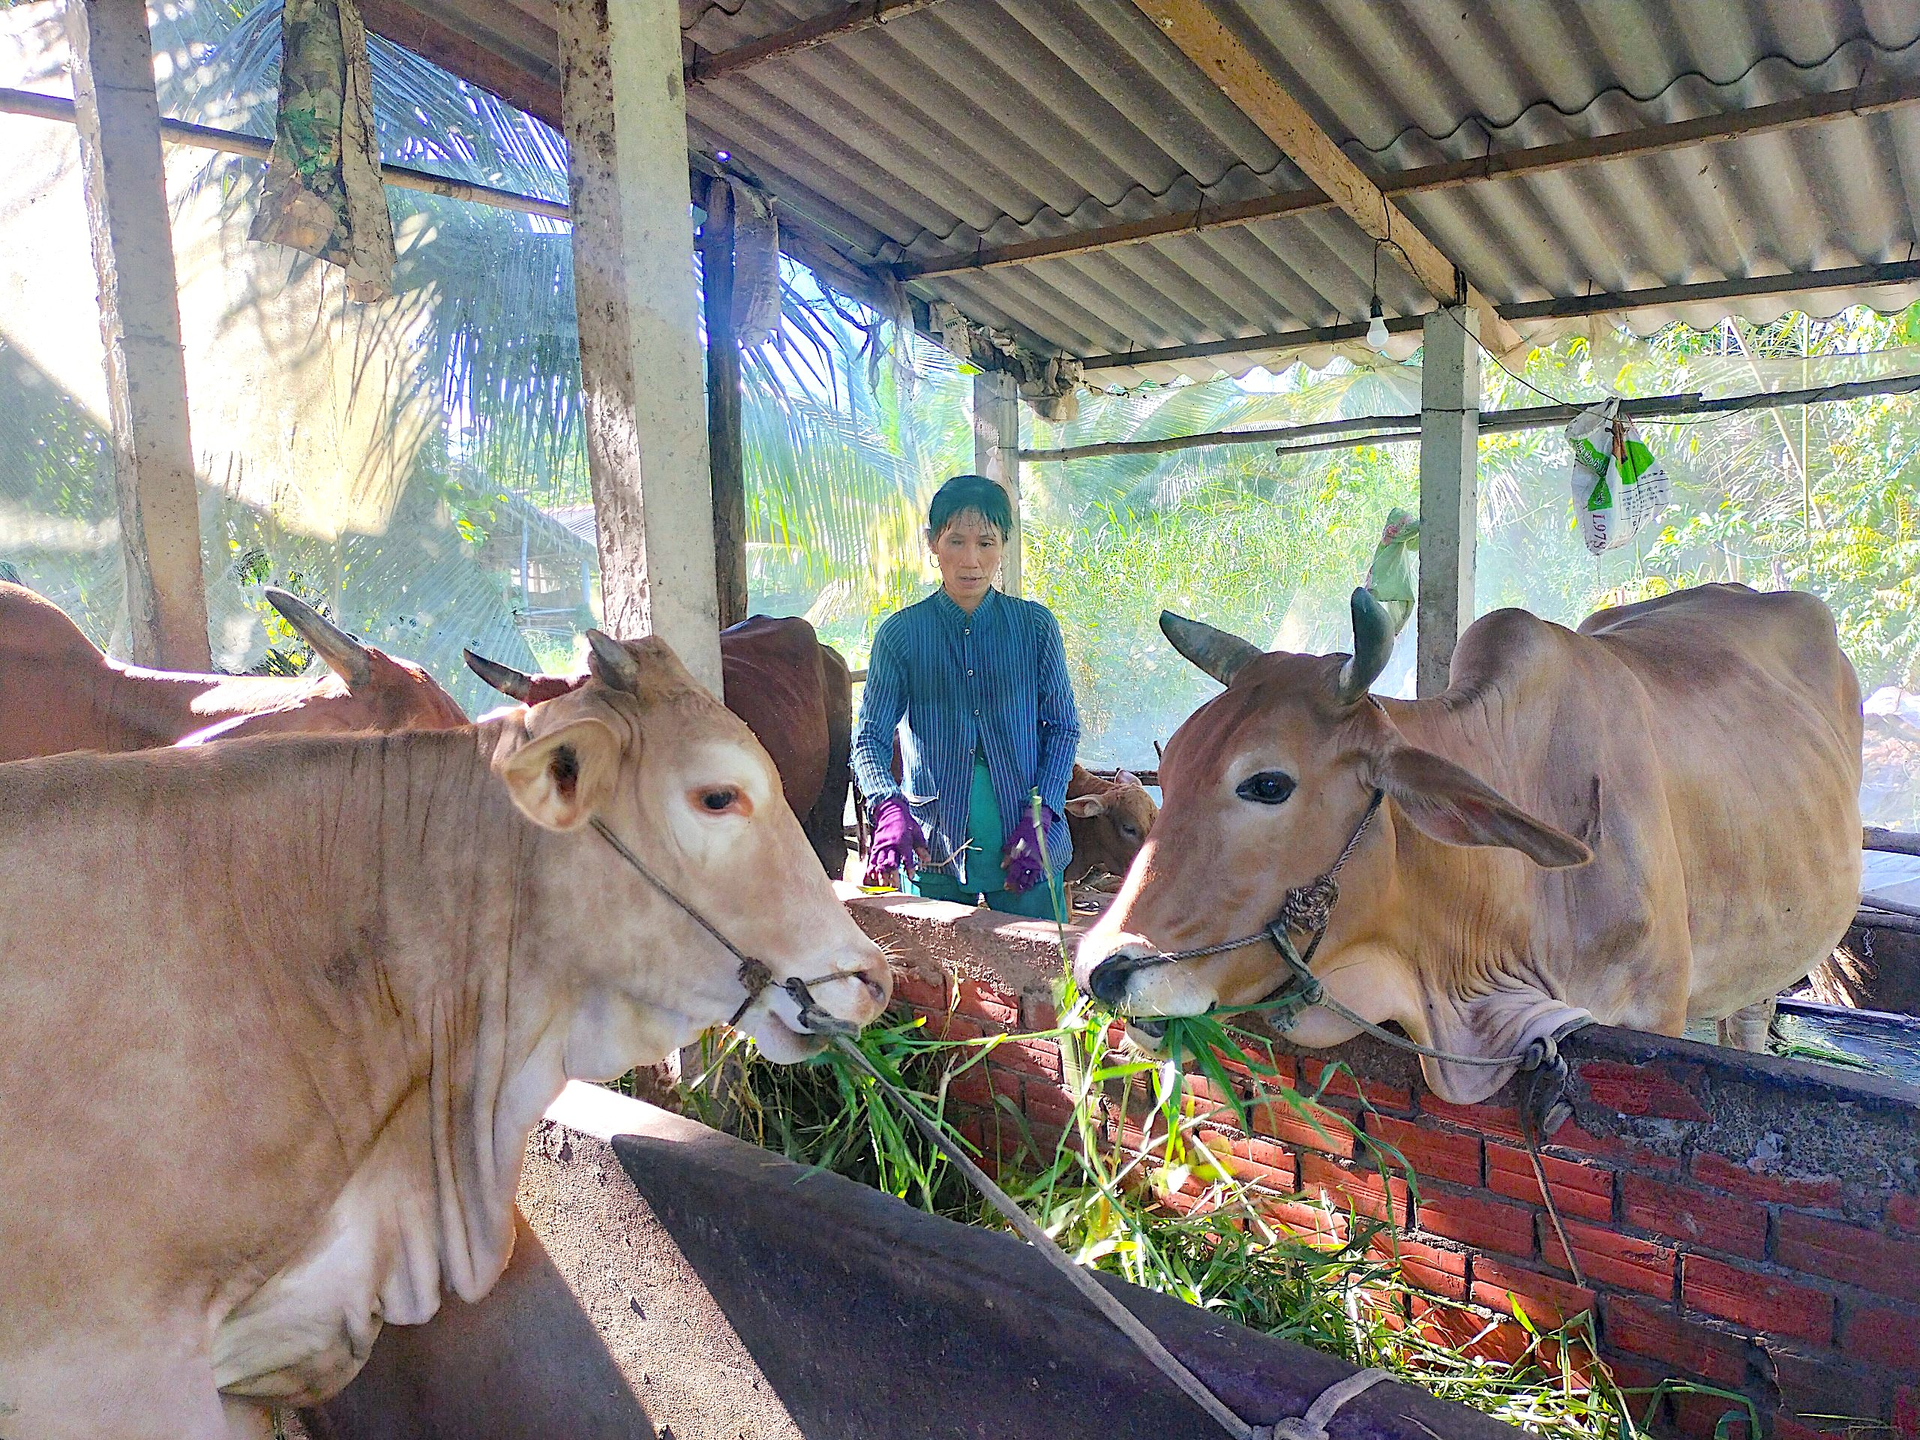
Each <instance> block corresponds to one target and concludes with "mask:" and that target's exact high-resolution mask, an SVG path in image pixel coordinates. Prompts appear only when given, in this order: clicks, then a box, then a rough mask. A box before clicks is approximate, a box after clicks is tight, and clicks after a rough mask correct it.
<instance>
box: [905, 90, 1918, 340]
mask: <svg viewBox="0 0 1920 1440" xmlns="http://www.w3.org/2000/svg"><path fill="white" fill-rule="evenodd" d="M1915 102H1920V78H1909V79H1901V80H1894V81H1888V82H1886V83H1884V84H1876V85H1860V86H1856V87H1854V88H1853V89H1850V90H1833V91H1826V92H1823V93H1821V94H1818V95H1803V96H1800V97H1798V98H1796V99H1792V100H1781V101H1776V102H1775V103H1773V104H1771V105H1756V106H1753V107H1751V108H1750V109H1746V110H1732V111H1728V112H1726V113H1723V114H1718V115H1702V116H1699V117H1697V118H1696V119H1692V120H1676V121H1673V122H1671V123H1669V124H1664V125H1649V126H1646V127H1644V128H1642V129H1637V130H1623V131H1620V132H1618V133H1616V134H1612V135H1594V136H1589V137H1587V138H1585V139H1581V140H1568V141H1563V142H1561V143H1558V144H1554V145H1534V146H1529V147H1527V148H1526V149H1523V150H1509V151H1505V152H1496V153H1494V154H1491V155H1480V156H1475V157H1473V158H1472V159H1467V160H1448V161H1444V162H1442V163H1441V164H1438V165H1424V166H1420V167H1419V168H1417V169H1413V170H1402V171H1400V172H1398V173H1397V174H1393V175H1386V176H1382V177H1381V178H1380V182H1379V184H1380V191H1381V193H1382V194H1383V195H1386V196H1388V197H1389V198H1393V197H1397V196H1403V195H1421V194H1428V193H1431V192H1433V191H1437V190H1448V189H1453V188H1455V187H1457V186H1461V185H1469V184H1473V183H1476V182H1479V181H1487V180H1501V179H1511V178H1513V177H1515V176H1521V175H1538V174H1543V173H1546V172H1549V171H1555V170H1566V169H1571V168H1574V167H1576V166H1581V165H1593V164H1600V163H1603V162H1605V161H1608V160H1620V159H1627V158H1631V157H1636V156H1645V155H1657V154H1664V153H1666V152H1668V151H1673V150H1680V149H1686V148H1690V147H1692V146H1696V145H1710V144H1715V143H1717V142H1719V141H1723V140H1733V139H1738V138H1741V137H1743V136H1749V135H1761V134H1767V133H1771V132H1774V131H1779V130H1787V129H1793V128H1797V127H1800V126H1806V125H1817V124H1822V123H1824V122H1826V121H1829V120H1843V119H1846V118H1848V117H1850V116H1859V115H1874V114H1879V113H1881V112H1883V111H1887V110H1894V109H1898V108H1900V107H1902V106H1906V105H1911V104H1914V103H1915ZM1332 208H1333V201H1332V200H1330V199H1329V198H1328V197H1327V195H1326V192H1325V191H1323V190H1321V189H1319V188H1318V187H1317V186H1308V187H1306V188H1305V189H1300V190H1283V191H1280V192H1279V193H1277V194H1273V195H1259V196H1255V197H1253V198H1251V199H1247V200H1235V201H1230V202H1228V203H1226V204H1204V203H1203V204H1202V205H1200V206H1199V207H1197V208H1196V209H1192V210H1184V211H1180V212H1177V213H1175V214H1170V215H1155V216H1151V217H1148V218H1147V219H1143V220H1129V221H1125V222H1123V223H1119V224H1114V225H1102V226H1098V227H1096V228H1094V229H1091V230H1081V231H1076V232H1075V233H1073V234H1070V235H1055V236H1051V237H1048V238H1046V239H1037V240H1021V241H1015V242H1014V243H1012V244H1008V245H989V246H982V247H980V248H978V249H975V250H971V251H956V252H953V253H951V254H946V255H929V256H924V257H922V258H920V259H918V260H910V261H907V262H905V263H903V264H899V265H896V266H895V267H894V273H895V274H896V275H898V276H899V277H900V278H901V279H902V280H918V279H932V278H934V277H936V276H940V275H960V274H965V273H967V272H968V271H973V270H993V269H998V268H1001V267H1003V266H1008V265H1030V264H1032V263H1034V262H1035V261H1037V260H1057V259H1060V258H1062V257H1064V256H1070V255H1087V254H1092V253H1094V252H1096V251H1100V250H1111V249H1113V248H1115V247H1117V246H1122V245H1137V244H1140V243H1141V242H1143V241H1147V240H1158V239H1163V238H1165V237H1167V236H1171V235H1191V234H1196V233H1198V232H1200V231H1205V230H1219V229H1224V228H1227V227H1230V226H1236V225H1251V224H1253V223H1255V222H1256V221H1260V220H1271V219H1275V218H1277V217H1280V216H1286V215H1306V214H1312V213H1314V212H1315V211H1320V210H1330V209H1332ZM1503 313H1505V312H1504V311H1503Z"/></svg>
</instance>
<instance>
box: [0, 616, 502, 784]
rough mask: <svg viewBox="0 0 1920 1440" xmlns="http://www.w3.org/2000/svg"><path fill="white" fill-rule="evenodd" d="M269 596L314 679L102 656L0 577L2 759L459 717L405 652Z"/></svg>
mask: <svg viewBox="0 0 1920 1440" xmlns="http://www.w3.org/2000/svg"><path fill="white" fill-rule="evenodd" d="M266 595H267V599H268V600H269V601H270V602H271V603H272V605H273V607H274V608H275V609H276V610H278V611H279V612H280V613H281V615H283V616H284V617H285V618H286V621H287V623H288V624H289V625H291V626H293V628H294V629H295V630H296V631H297V632H298V633H299V635H300V637H301V638H302V639H303V640H305V641H306V642H307V643H308V644H309V645H311V646H312V647H313V650H314V653H315V654H316V655H318V656H319V657H320V658H321V660H323V661H324V662H325V663H326V666H327V672H326V673H324V674H321V675H302V676H297V677H280V676H259V675H185V674H179V673H176V672H174V671H169V670H144V669H140V668H138V667H136V666H132V665H122V664H120V663H119V662H118V661H116V660H109V659H108V658H107V657H106V656H105V655H102V654H101V653H100V652H99V651H98V650H96V649H95V648H94V646H93V642H92V641H90V640H88V639H87V637H86V636H85V635H83V634H81V633H80V628H79V627H78V626H77V625H75V624H74V623H73V621H72V620H70V619H68V618H67V615H66V612H65V611H63V610H61V609H60V607H59V606H57V605H55V604H54V603H53V602H52V601H50V600H46V599H44V598H42V597H41V596H39V595H36V594H35V593H34V592H33V591H31V590H29V589H27V588H25V587H24V586H21V585H8V584H4V583H0V760H24V759H29V758H31V757H33V756H36V755H58V754H61V753H63V752H65V751H69V750H102V751H125V750H148V749H153V748H155V747H158V746H162V745H175V744H178V743H180V742H181V741H182V740H186V739H189V738H190V737H191V738H193V739H196V740H199V739H212V738H214V737H216V736H218V737H221V738H228V737H235V736H241V735H267V734H276V733H287V732H294V731H301V732H308V733H354V732H359V731H369V730H402V729H410V730H444V729H447V728H449V727H451V726H455V725H464V724H466V723H467V717H466V715H465V713H464V712H462V710H461V709H460V707H459V705H457V704H456V703H454V699H453V697H452V696H451V695H449V694H447V692H446V691H445V690H443V689H441V688H440V686H439V684H438V683H436V682H435V680H434V679H433V677H432V676H431V675H429V674H427V672H426V671H425V670H422V669H421V668H420V667H419V666H418V665H415V664H414V663H413V662H412V661H409V660H398V659H395V658H394V657H393V656H391V655H388V654H386V653H384V652H383V651H380V650H376V649H375V648H374V647H372V646H371V645H363V644H361V643H360V642H359V641H358V640H356V639H354V638H353V637H352V636H351V635H348V634H347V633H346V632H345V631H343V630H341V629H340V628H339V627H337V626H335V625H334V624H332V623H331V622H330V621H328V620H327V619H325V618H324V617H323V616H322V615H321V614H320V613H319V612H318V611H317V610H315V609H314V608H313V607H312V606H310V605H308V604H307V603H306V602H305V601H303V600H301V599H299V598H298V597H296V596H293V595H290V594H288V593H287V592H286V591H284V590H276V589H271V588H269V589H268V590H267V592H266Z"/></svg>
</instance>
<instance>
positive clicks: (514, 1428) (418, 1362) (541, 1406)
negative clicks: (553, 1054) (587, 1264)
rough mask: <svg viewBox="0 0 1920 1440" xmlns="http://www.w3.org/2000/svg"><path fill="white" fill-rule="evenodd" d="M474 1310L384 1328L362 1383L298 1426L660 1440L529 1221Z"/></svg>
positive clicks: (456, 1309) (362, 1433) (508, 1439)
mask: <svg viewBox="0 0 1920 1440" xmlns="http://www.w3.org/2000/svg"><path fill="white" fill-rule="evenodd" d="M514 1232H515V1238H514V1246H513V1263H512V1264H511V1265H509V1266H508V1268H507V1273H506V1274H505V1275H503V1276H502V1277H501V1278H500V1283H499V1284H498V1285H496V1286H495V1287H494V1288H493V1291H492V1293H491V1294H490V1295H488V1296H487V1297H486V1299H485V1300H483V1301H481V1303H480V1304H478V1305H467V1304H463V1303H462V1302H461V1301H459V1300H455V1299H449V1300H447V1302H446V1303H445V1305H444V1306H443V1307H442V1308H441V1311H440V1313H439V1314H438V1315H437V1316H435V1317H434V1319H433V1322H432V1323H431V1324H430V1325H424V1326H421V1325H389V1326H388V1327H386V1329H384V1330H382V1331H381V1332H380V1339H379V1341H378V1342H377V1343H376V1344H375V1345H374V1347H373V1356H372V1358H371V1359H369V1360H368V1361H367V1368H366V1369H364V1370H362V1371H361V1372H360V1375H359V1378H358V1379H356V1380H355V1381H354V1382H353V1384H352V1385H350V1386H348V1387H347V1389H346V1390H345V1391H344V1392H343V1393H342V1394H340V1395H338V1396H336V1397H335V1398H334V1399H333V1400H332V1401H331V1402H329V1403H328V1404H327V1405H326V1406H325V1407H324V1408H322V1409H320V1410H317V1411H307V1412H305V1413H303V1414H302V1416H301V1419H302V1420H303V1421H304V1422H305V1423H306V1426H307V1429H308V1431H309V1433H310V1434H311V1435H312V1436H313V1437H314V1440H348V1437H352V1440H442V1437H445V1440H452V1437H455V1436H477V1435H485V1436H488V1437H490V1440H550V1437H552V1436H553V1435H555V1434H565V1435H566V1436H568V1437H569V1440H657V1436H658V1433H659V1432H658V1431H657V1430H656V1429H655V1427H654V1424H653V1421H652V1420H651V1419H650V1418H649V1417H648V1415H647V1412H646V1410H645V1408H644V1407H642V1405H641V1403H640V1401H639V1399H638V1398H637V1397H636V1396H635V1395H634V1393H633V1391H632V1390H631V1389H630V1388H629V1386H628V1384H627V1379H626V1376H625V1375H623V1374H622V1373H621V1371H620V1367H619V1365H618V1364H616V1363H615V1361H614V1359H613V1357H612V1355H610V1354H609V1353H608V1351H607V1345H606V1340H605V1339H604V1337H603V1336H602V1335H601V1333H600V1331H599V1329H597V1328H596V1327H595V1325H594V1323H593V1320H592V1318H591V1317H590V1316H589V1315H588V1314H587V1312H586V1311H585V1309H583V1308H582V1306H581V1303H580V1300H579V1298H578V1297H577V1296H576V1295H575V1293H574V1290H573V1287H572V1286H571V1285H570V1284H569V1283H568V1282H567V1279H566V1277H565V1276H564V1275H562V1274H561V1273H560V1270H559V1268H558V1267H557V1266H556V1265H555V1264H554V1263H553V1258H552V1257H551V1256H550V1255H548V1253H547V1250H546V1247H545V1246H544V1245H542V1244H541V1243H540V1238H539V1236H537V1235H535V1234H534V1233H533V1230H532V1227H530V1226H529V1225H528V1224H527V1221H526V1218H525V1217H524V1216H523V1215H521V1214H520V1213H519V1211H518V1210H516V1211H515V1212H514Z"/></svg>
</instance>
